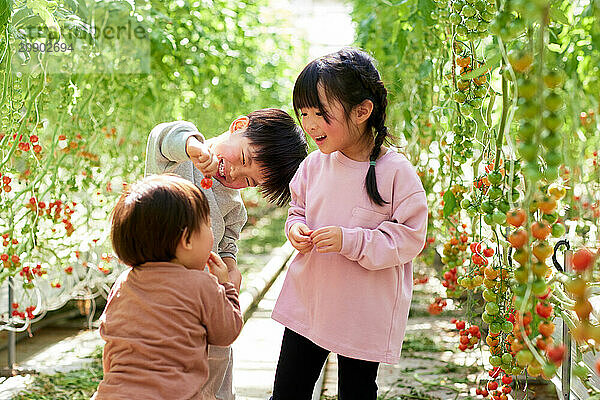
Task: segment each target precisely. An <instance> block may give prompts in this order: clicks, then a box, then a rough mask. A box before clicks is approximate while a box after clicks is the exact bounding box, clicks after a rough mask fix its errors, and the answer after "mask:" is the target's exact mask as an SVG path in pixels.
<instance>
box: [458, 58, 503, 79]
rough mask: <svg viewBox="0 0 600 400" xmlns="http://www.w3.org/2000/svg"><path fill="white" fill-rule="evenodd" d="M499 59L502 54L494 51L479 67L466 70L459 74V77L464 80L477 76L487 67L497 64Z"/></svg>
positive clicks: (486, 69) (485, 70) (491, 67)
mask: <svg viewBox="0 0 600 400" xmlns="http://www.w3.org/2000/svg"><path fill="white" fill-rule="evenodd" d="M501 59H502V55H501V54H500V53H496V54H494V55H493V56H491V57H490V58H488V59H487V61H486V62H485V64H483V65H482V66H481V67H479V68H476V69H474V70H473V71H471V72H468V73H466V74H464V75H460V79H461V80H463V81H464V80H467V79H473V78H477V77H478V76H480V75H483V74H484V73H486V72H487V71H488V69H493V68H494V67H495V66H496V64H498V62H500V60H501Z"/></svg>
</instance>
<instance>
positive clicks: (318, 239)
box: [310, 226, 342, 253]
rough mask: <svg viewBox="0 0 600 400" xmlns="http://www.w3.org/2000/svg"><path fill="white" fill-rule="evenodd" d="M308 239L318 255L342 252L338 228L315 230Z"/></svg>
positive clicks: (340, 235)
mask: <svg viewBox="0 0 600 400" xmlns="http://www.w3.org/2000/svg"><path fill="white" fill-rule="evenodd" d="M310 238H311V239H312V242H313V243H314V245H315V246H316V248H317V252H319V253H331V252H333V253H339V252H340V251H341V250H342V230H341V229H340V227H338V226H324V227H323V228H319V229H315V230H314V231H313V232H312V233H311V234H310Z"/></svg>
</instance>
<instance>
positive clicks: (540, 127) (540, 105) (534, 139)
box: [508, 48, 564, 182]
mask: <svg viewBox="0 0 600 400" xmlns="http://www.w3.org/2000/svg"><path fill="white" fill-rule="evenodd" d="M508 60H509V62H510V64H511V66H512V69H513V70H514V71H516V72H517V75H518V81H517V87H518V97H519V100H518V103H517V104H518V108H517V116H518V117H519V119H520V122H519V129H518V131H517V139H518V144H517V150H518V152H519V155H520V156H521V158H522V159H523V160H524V161H525V162H526V166H525V168H524V173H525V175H526V176H527V177H528V178H529V179H530V181H531V182H536V181H538V180H539V179H540V178H542V177H543V178H545V179H546V180H548V182H551V181H554V180H555V179H556V178H558V167H559V165H561V163H562V162H563V156H562V153H561V152H560V151H559V149H560V145H561V143H562V140H563V138H562V134H561V133H560V129H561V127H562V125H563V120H564V117H563V116H562V115H561V110H562V108H563V103H564V101H563V94H562V86H563V83H564V76H563V73H562V72H560V71H558V70H553V69H551V70H549V71H548V72H546V73H545V74H544V75H543V83H542V84H541V85H540V83H538V76H539V75H540V74H538V73H530V72H531V71H532V70H534V69H539V68H542V66H541V65H535V66H534V62H533V61H534V58H533V54H532V53H531V50H530V49H528V48H526V49H522V50H519V49H513V50H511V52H510V53H509V54H508ZM540 87H543V88H544V90H540ZM540 115H541V116H542V118H541V124H538V123H537V121H538V120H540V118H538V116H540ZM544 150H545V153H544ZM540 159H543V162H544V164H543V165H540V164H539V160H540ZM542 168H543V170H544V171H543V173H542V172H541V170H542Z"/></svg>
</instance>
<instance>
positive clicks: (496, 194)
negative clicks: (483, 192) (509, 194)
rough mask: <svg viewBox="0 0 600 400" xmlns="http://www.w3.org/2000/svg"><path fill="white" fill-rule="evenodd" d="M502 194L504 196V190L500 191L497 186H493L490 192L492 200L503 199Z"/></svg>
mask: <svg viewBox="0 0 600 400" xmlns="http://www.w3.org/2000/svg"><path fill="white" fill-rule="evenodd" d="M502 194H503V192H502V189H500V188H499V187H497V186H492V187H490V189H489V190H488V196H489V197H490V199H492V200H498V199H499V198H500V197H502Z"/></svg>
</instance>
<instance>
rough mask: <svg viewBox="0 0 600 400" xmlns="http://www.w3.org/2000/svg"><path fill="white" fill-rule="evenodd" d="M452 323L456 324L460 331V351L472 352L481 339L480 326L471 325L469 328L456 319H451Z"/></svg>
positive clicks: (463, 322)
mask: <svg viewBox="0 0 600 400" xmlns="http://www.w3.org/2000/svg"><path fill="white" fill-rule="evenodd" d="M450 323H452V324H454V326H455V327H456V329H458V331H459V332H458V334H459V339H458V341H459V344H458V349H459V350H460V351H467V350H471V349H473V348H474V347H475V345H476V344H477V343H479V340H480V339H481V331H480V330H479V326H477V325H471V326H470V327H468V328H467V327H466V322H465V321H461V320H457V319H455V318H453V319H451V320H450Z"/></svg>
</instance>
